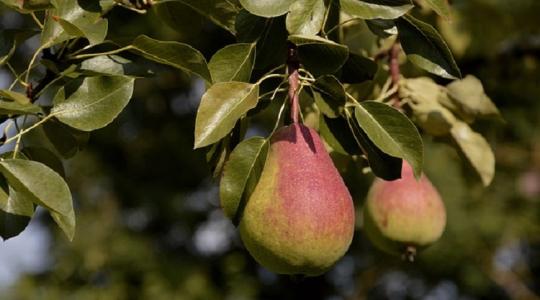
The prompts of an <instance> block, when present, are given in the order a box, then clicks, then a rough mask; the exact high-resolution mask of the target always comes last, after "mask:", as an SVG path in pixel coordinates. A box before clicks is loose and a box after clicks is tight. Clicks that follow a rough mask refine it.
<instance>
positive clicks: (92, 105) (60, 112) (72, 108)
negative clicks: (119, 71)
mask: <svg viewBox="0 0 540 300" xmlns="http://www.w3.org/2000/svg"><path fill="white" fill-rule="evenodd" d="M133 82H134V79H133V78H130V77H120V76H115V77H87V78H84V80H82V81H81V80H76V81H73V82H71V83H70V84H68V85H67V86H65V87H62V88H61V89H60V90H58V92H57V93H56V96H55V97H54V100H53V103H54V107H53V108H52V110H51V114H53V115H54V116H55V117H56V118H57V119H58V120H60V121H61V122H62V123H65V124H67V125H69V126H71V127H74V128H77V129H80V130H84V131H91V130H95V129H98V128H102V127H104V126H106V125H107V124H109V123H110V122H112V121H113V120H114V119H115V118H116V116H118V114H119V113H120V112H121V111H122V110H123V109H124V107H125V106H126V105H127V103H128V102H129V99H131V95H132V93H133Z"/></svg>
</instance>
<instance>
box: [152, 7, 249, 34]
mask: <svg viewBox="0 0 540 300" xmlns="http://www.w3.org/2000/svg"><path fill="white" fill-rule="evenodd" d="M176 1H179V2H181V3H183V4H185V5H187V6H189V7H191V8H192V9H193V10H195V11H196V12H198V13H199V14H201V15H202V16H205V17H207V18H208V19H210V20H211V21H212V22H214V23H215V24H216V25H218V26H220V27H222V28H223V29H225V30H227V31H229V32H230V33H232V34H235V30H234V21H235V19H236V15H237V14H238V12H239V11H240V7H238V6H237V5H236V4H235V3H234V2H235V1H216V0H176ZM158 4H159V3H158Z"/></svg>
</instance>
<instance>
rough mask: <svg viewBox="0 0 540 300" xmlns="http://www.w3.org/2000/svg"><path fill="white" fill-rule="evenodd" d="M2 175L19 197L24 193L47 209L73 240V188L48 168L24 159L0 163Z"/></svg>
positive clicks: (7, 160)
mask: <svg viewBox="0 0 540 300" xmlns="http://www.w3.org/2000/svg"><path fill="white" fill-rule="evenodd" d="M0 172H2V174H3V175H4V176H5V177H6V179H7V181H8V183H9V185H10V186H12V187H13V188H14V189H15V190H16V191H17V192H18V193H24V194H25V196H28V197H30V198H31V199H32V201H33V202H34V203H35V204H38V205H41V206H43V207H45V208H47V209H48V210H49V211H50V213H51V216H52V217H53V219H54V220H55V221H56V223H57V224H58V226H60V228H61V229H62V230H63V231H64V233H65V234H66V235H67V237H68V238H69V239H70V240H72V239H73V236H74V234H75V212H74V210H73V202H72V199H71V193H70V191H69V188H68V186H67V184H66V182H65V181H64V180H63V179H62V177H61V176H60V175H58V174H57V173H56V172H54V171H53V170H51V169H50V168H49V167H47V166H45V165H44V164H41V163H38V162H35V161H29V160H22V159H4V160H3V161H0Z"/></svg>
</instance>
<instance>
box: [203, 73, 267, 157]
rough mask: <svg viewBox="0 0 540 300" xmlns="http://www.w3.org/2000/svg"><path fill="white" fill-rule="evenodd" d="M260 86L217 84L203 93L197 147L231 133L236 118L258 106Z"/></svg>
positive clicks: (235, 83) (229, 83)
mask: <svg viewBox="0 0 540 300" xmlns="http://www.w3.org/2000/svg"><path fill="white" fill-rule="evenodd" d="M258 98H259V86H258V85H256V84H249V83H244V82H234V81H232V82H220V83H216V84H214V85H213V86H212V87H210V89H208V91H206V93H205V94H204V95H203V96H202V99H201V104H200V105H199V110H198V111H197V119H196V121H195V148H200V147H204V146H208V145H210V144H213V143H215V142H217V141H219V140H220V139H221V138H223V137H224V136H225V135H227V134H228V133H229V132H230V131H231V130H232V129H233V127H234V125H235V124H236V121H238V119H240V118H241V117H242V116H243V115H245V114H246V113H247V111H248V110H250V109H252V108H254V107H255V106H256V105H257V100H258Z"/></svg>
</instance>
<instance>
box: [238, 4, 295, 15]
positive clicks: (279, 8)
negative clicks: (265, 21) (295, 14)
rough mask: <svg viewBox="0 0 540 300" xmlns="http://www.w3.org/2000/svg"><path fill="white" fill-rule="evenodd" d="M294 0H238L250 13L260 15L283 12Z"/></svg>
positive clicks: (280, 13)
mask: <svg viewBox="0 0 540 300" xmlns="http://www.w3.org/2000/svg"><path fill="white" fill-rule="evenodd" d="M293 3H294V0H240V4H242V6H243V7H244V8H245V9H246V10H247V11H249V12H250V13H252V14H254V15H257V16H261V17H267V18H268V17H277V16H281V15H283V14H285V13H286V12H287V11H288V10H289V6H291V4H293Z"/></svg>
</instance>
